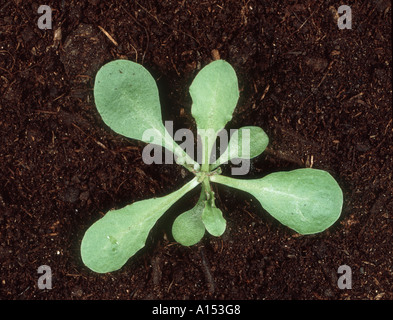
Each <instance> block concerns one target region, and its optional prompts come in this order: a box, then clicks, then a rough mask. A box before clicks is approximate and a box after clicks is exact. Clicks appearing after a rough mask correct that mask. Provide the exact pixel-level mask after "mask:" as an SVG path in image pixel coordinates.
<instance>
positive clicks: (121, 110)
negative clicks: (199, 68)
mask: <svg viewBox="0 0 393 320" xmlns="http://www.w3.org/2000/svg"><path fill="white" fill-rule="evenodd" d="M94 100H95V104H96V107H97V110H98V112H99V113H100V115H101V117H102V119H103V121H104V122H105V123H106V124H107V125H108V126H109V127H110V128H111V129H112V130H114V131H115V132H117V133H119V134H121V135H123V136H126V137H128V138H132V139H136V140H140V141H144V142H146V143H154V144H158V145H160V146H163V147H165V148H167V149H168V150H170V151H172V152H173V153H174V154H175V155H176V156H177V157H179V158H180V159H183V162H184V163H185V162H187V164H192V165H197V164H196V162H195V161H194V160H193V159H191V158H190V157H189V156H188V155H187V153H186V152H184V150H183V149H181V148H180V147H179V145H178V144H177V143H176V142H175V141H174V140H173V138H172V137H171V136H170V134H169V133H168V132H167V130H166V128H165V127H164V125H163V122H162V116H161V105H160V99H159V94H158V88H157V84H156V81H155V80H154V78H153V77H152V75H151V74H150V72H149V71H147V70H146V69H145V68H144V67H143V66H142V65H140V64H138V63H135V62H132V61H128V60H114V61H111V62H109V63H107V64H105V65H104V66H102V67H101V68H100V70H99V71H98V73H97V75H96V79H95V84H94Z"/></svg>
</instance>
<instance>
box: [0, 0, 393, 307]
mask: <svg viewBox="0 0 393 320" xmlns="http://www.w3.org/2000/svg"><path fill="white" fill-rule="evenodd" d="M40 5H41V3H40V2H35V1H21V0H14V1H12V0H10V1H2V2H1V5H0V164H1V165H0V261H1V262H0V298H1V299H4V300H6V299H17V300H26V299H34V300H35V299H37V300H38V299H49V300H51V299H58V300H62V299H78V300H81V299H135V300H140V299H191V300H194V299H228V300H229V299H246V300H251V299H252V300H255V299H267V300H275V299H281V300H284V299H285V300H287V299H288V300H289V299H311V300H317V299H334V300H342V299H351V300H360V299H367V300H368V299H376V300H378V299H383V300H389V299H392V298H393V252H392V251H393V250H392V243H393V237H392V232H393V195H392V190H393V183H392V168H393V144H392V142H393V123H392V107H391V106H392V85H391V80H392V70H391V64H392V46H391V22H392V21H391V2H390V1H387V0H373V1H356V2H351V3H348V5H350V7H351V9H352V28H351V29H340V28H339V27H338V19H339V17H340V16H341V15H342V14H339V13H338V8H339V6H340V5H342V3H341V2H339V1H307V0H306V1H300V0H299V1H285V2H280V1H271V0H269V1H263V2H262V1H254V0H249V1H202V2H201V1H188V0H183V1H180V0H179V1H158V0H157V1H117V0H116V1H97V0H89V1H48V3H47V5H49V6H50V8H51V9H52V29H46V30H44V29H40V28H39V27H38V20H39V18H40V17H41V16H42V14H39V13H37V10H38V7H39V6H40ZM347 22H348V21H347ZM217 58H221V59H224V60H226V61H228V62H229V63H230V64H231V65H232V66H233V68H234V69H235V70H236V73H237V75H238V78H239V88H240V99H239V103H238V105H237V108H236V109H235V112H234V115H233V119H232V121H230V122H229V123H228V125H227V129H235V128H240V127H241V126H245V125H255V126H260V127H262V128H263V129H264V130H265V132H266V133H267V134H268V136H269V138H270V143H269V146H268V148H267V150H266V151H265V152H264V153H263V154H262V155H261V156H259V157H257V158H255V159H253V160H252V161H251V169H250V172H249V174H248V175H247V177H252V178H257V177H263V176H264V175H266V174H268V173H271V172H276V171H282V170H291V169H296V168H303V167H312V168H318V169H323V170H326V171H328V172H330V173H331V174H332V176H333V177H334V178H335V179H336V180H337V181H338V183H339V184H340V186H341V187H342V189H343V193H344V205H343V211H342V215H341V217H340V219H339V220H338V221H337V222H336V223H335V224H334V225H333V226H332V227H331V228H329V229H328V230H326V231H325V232H322V233H319V234H315V235H309V236H301V235H298V234H297V233H295V232H294V231H292V230H290V229H288V228H287V227H285V226H283V225H281V224H280V223H278V222H277V221H276V220H275V219H274V218H272V217H271V216H270V215H269V214H268V213H267V212H266V211H264V210H263V208H262V207H261V206H260V205H259V203H258V202H257V201H256V199H254V198H252V196H250V195H248V194H246V193H243V192H235V191H234V190H233V189H229V188H225V187H223V186H218V185H215V186H214V190H215V192H216V193H217V195H218V197H217V200H216V205H217V206H218V207H219V208H221V210H222V211H223V213H224V217H225V219H226V220H227V224H228V225H227V230H226V232H225V233H224V235H223V236H222V237H218V238H217V237H213V236H209V235H208V234H206V235H205V237H204V239H203V240H202V241H201V242H200V243H198V244H197V245H194V246H191V247H182V246H180V245H179V244H177V243H176V242H175V241H174V240H173V238H172V235H171V226H172V223H173V221H174V219H175V218H176V216H177V215H178V214H179V213H181V212H184V211H185V210H187V209H189V208H192V207H193V205H194V204H195V201H196V200H197V199H198V189H196V190H195V192H192V193H190V195H188V196H186V197H184V198H183V199H182V200H181V201H180V202H179V203H177V204H176V205H175V206H173V208H171V209H170V210H169V211H168V212H167V213H166V214H165V215H164V216H163V217H162V219H160V220H159V221H158V223H157V224H156V226H155V227H154V228H153V230H152V231H151V233H150V234H149V237H148V240H147V243H146V246H145V248H143V249H142V250H141V251H140V252H138V254H137V255H135V256H134V257H132V258H131V259H130V260H129V261H128V262H127V263H126V265H125V266H124V267H123V268H122V269H120V270H118V271H116V272H112V273H108V274H97V273H94V272H92V271H91V270H89V269H88V268H87V267H85V266H84V264H83V262H82V260H81V257H80V243H81V239H82V237H83V235H84V233H85V231H86V230H87V228H88V227H89V226H90V225H91V224H92V223H93V222H95V221H96V220H97V219H99V218H100V217H102V216H103V215H104V214H105V213H106V212H107V211H108V210H110V209H113V208H120V207H122V206H125V205H127V204H129V203H132V202H134V201H138V200H141V199H147V198H151V197H157V196H162V195H166V194H169V193H170V192H172V191H174V190H176V189H178V188H179V187H180V186H182V185H183V184H184V183H185V182H187V181H189V180H190V179H191V178H192V174H191V173H189V172H186V171H184V170H182V167H180V166H178V165H176V164H173V165H171V164H163V165H159V164H152V165H147V164H145V163H144V162H143V161H142V157H141V154H142V150H143V147H144V146H145V144H143V143H141V142H138V141H135V140H131V139H127V138H125V137H122V136H120V135H118V134H116V133H114V132H113V131H111V130H110V128H108V127H107V126H106V125H105V124H104V123H103V121H102V119H101V118H100V116H99V114H98V112H97V109H96V107H95V105H94V98H93V88H94V77H95V74H96V73H97V71H98V69H99V68H100V67H101V66H102V65H103V64H105V63H106V62H109V61H112V60H115V59H128V60H132V61H136V62H138V63H140V64H142V65H143V66H144V67H145V68H146V69H148V70H149V71H150V72H151V73H152V75H153V76H154V78H155V79H156V80H157V84H158V88H159V93H160V99H161V103H162V114H163V119H164V120H167V121H174V126H175V130H176V129H180V128H187V129H191V130H195V122H194V119H193V118H192V116H191V103H192V101H191V98H190V96H189V92H188V89H189V86H190V84H191V81H192V79H193V78H194V77H195V75H196V74H197V72H198V71H199V70H200V69H201V68H202V67H203V66H205V65H206V64H208V63H209V62H211V61H213V60H214V59H217ZM223 171H224V174H230V173H231V171H230V165H226V166H224V167H223ZM42 265H46V266H48V267H50V269H51V272H52V288H51V289H48V288H47V289H40V288H39V286H38V281H39V277H40V276H41V275H42V274H40V273H38V271H37V270H38V268H39V267H40V266H42ZM342 265H346V266H348V267H350V270H351V273H352V282H351V289H348V288H347V289H340V287H339V285H338V284H339V281H340V277H341V275H342V274H341V273H339V272H338V268H339V267H340V266H342ZM347 275H349V274H347ZM347 284H348V283H347Z"/></svg>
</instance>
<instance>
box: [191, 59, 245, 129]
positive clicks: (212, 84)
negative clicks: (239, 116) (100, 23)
mask: <svg viewBox="0 0 393 320" xmlns="http://www.w3.org/2000/svg"><path fill="white" fill-rule="evenodd" d="M190 95H191V98H192V102H193V103H192V109H191V112H192V115H193V117H194V118H195V121H196V124H197V127H198V129H213V130H215V131H216V132H218V131H220V130H221V129H223V128H224V127H225V125H226V123H227V122H228V121H229V120H231V119H232V113H233V110H234V109H235V107H236V104H237V100H238V99H239V88H238V83H237V76H236V73H235V70H234V69H233V68H232V66H231V65H230V64H229V63H228V62H226V61H224V60H216V61H213V62H211V63H210V64H208V65H207V66H205V67H204V68H203V69H202V70H201V71H199V73H198V74H197V76H196V77H195V79H194V81H193V82H192V84H191V86H190Z"/></svg>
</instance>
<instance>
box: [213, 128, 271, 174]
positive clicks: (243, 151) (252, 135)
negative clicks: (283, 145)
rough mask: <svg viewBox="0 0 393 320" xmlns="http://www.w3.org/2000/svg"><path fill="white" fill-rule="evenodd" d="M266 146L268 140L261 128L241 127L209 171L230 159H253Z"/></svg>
mask: <svg viewBox="0 0 393 320" xmlns="http://www.w3.org/2000/svg"><path fill="white" fill-rule="evenodd" d="M268 144H269V138H268V136H267V134H266V133H265V131H263V130H262V128H260V127H256V126H246V127H242V128H240V129H238V130H236V131H235V132H234V133H233V135H232V136H231V139H230V140H229V143H228V147H227V149H225V151H224V152H223V153H222V154H221V156H220V157H219V158H218V159H217V161H216V163H215V164H214V165H212V166H211V170H214V169H215V168H217V167H218V166H219V165H221V164H223V163H227V162H228V161H230V160H232V159H252V158H255V157H257V156H259V155H260V154H261V153H262V152H263V151H264V150H265V149H266V147H267V145H268Z"/></svg>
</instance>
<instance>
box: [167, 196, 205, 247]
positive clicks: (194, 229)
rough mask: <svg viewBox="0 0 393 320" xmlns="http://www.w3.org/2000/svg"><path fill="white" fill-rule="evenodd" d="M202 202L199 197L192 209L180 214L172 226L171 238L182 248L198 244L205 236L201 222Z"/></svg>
mask: <svg viewBox="0 0 393 320" xmlns="http://www.w3.org/2000/svg"><path fill="white" fill-rule="evenodd" d="M203 209H204V201H203V198H202V197H201V198H200V199H199V201H198V202H197V204H196V205H195V207H194V208H192V209H191V210H188V211H186V212H183V213H182V214H180V215H179V216H178V217H177V218H176V219H175V221H174V222H173V225H172V235H173V238H174V239H175V240H176V241H177V242H178V243H180V244H181V245H183V246H192V245H194V244H196V243H198V242H199V241H200V240H201V239H202V238H203V236H204V234H205V225H204V224H203V222H202V212H203Z"/></svg>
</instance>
